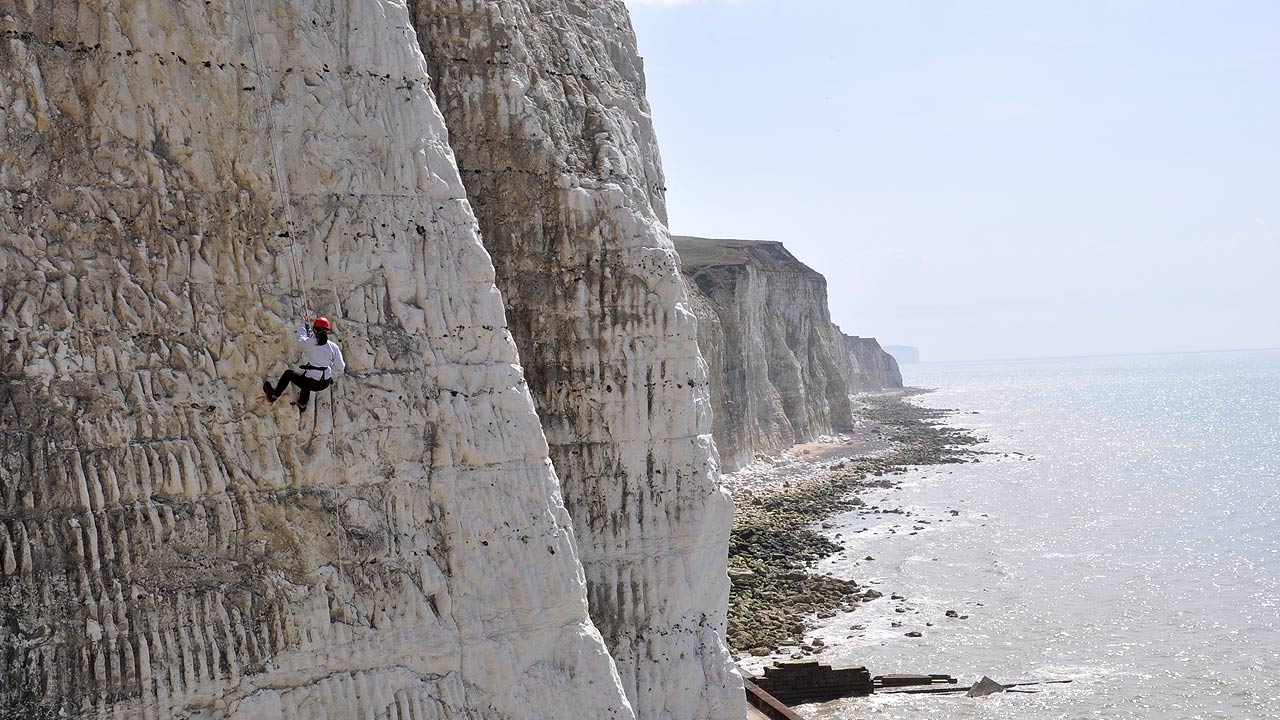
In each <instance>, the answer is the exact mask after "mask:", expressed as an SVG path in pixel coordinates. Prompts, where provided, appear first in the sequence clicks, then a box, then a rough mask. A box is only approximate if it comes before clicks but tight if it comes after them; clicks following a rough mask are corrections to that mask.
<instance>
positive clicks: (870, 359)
mask: <svg viewBox="0 0 1280 720" xmlns="http://www.w3.org/2000/svg"><path fill="white" fill-rule="evenodd" d="M832 329H833V332H834V334H835V336H836V338H838V341H837V342H838V343H839V347H840V353H839V358H840V369H841V372H842V373H843V374H844V377H845V381H846V382H848V383H849V392H853V393H858V392H871V391H875V390H891V389H895V388H901V387H902V373H901V372H900V371H899V370H898V361H897V360H895V359H894V357H893V356H892V355H890V354H889V353H887V352H885V351H884V350H883V349H882V348H881V347H880V343H879V342H878V341H877V340H876V339H875V338H864V337H857V336H856V335H845V334H844V333H843V332H841V331H840V327H839V326H838V325H832Z"/></svg>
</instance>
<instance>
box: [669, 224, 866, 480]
mask: <svg viewBox="0 0 1280 720" xmlns="http://www.w3.org/2000/svg"><path fill="white" fill-rule="evenodd" d="M675 243H676V249H677V250H678V251H679V253H680V260H681V268H682V270H683V271H684V273H685V275H686V276H687V279H688V283H689V285H690V288H691V290H693V291H695V292H697V293H699V294H700V295H702V296H703V298H704V301H703V302H700V303H699V304H698V305H695V307H696V308H697V309H698V318H699V323H700V325H699V341H700V342H701V344H702V348H703V352H704V353H705V354H706V355H707V357H708V358H709V362H710V363H711V366H712V368H713V369H714V370H715V371H716V372H715V373H714V374H713V375H712V399H713V407H714V422H713V425H714V428H715V437H716V444H717V446H718V448H719V450H720V457H721V461H722V462H723V464H724V466H725V467H726V468H728V469H736V468H738V467H741V466H743V465H745V464H747V463H749V462H751V460H752V459H754V457H755V454H756V453H757V452H765V453H769V452H776V451H778V450H781V449H783V448H786V447H788V446H790V445H792V444H794V443H798V442H805V441H807V440H810V439H812V438H814V437H817V436H818V435H822V434H824V433H830V432H832V431H842V430H848V429H849V428H850V427H851V426H852V416H851V409H850V405H849V391H848V388H847V385H846V380H845V377H844V375H843V373H842V372H841V369H840V365H839V363H840V361H841V360H840V354H841V350H840V347H839V345H838V341H837V338H836V336H835V334H834V332H833V330H832V325H831V314H830V311H829V310H828V308H827V282H826V279H825V278H823V276H822V275H821V274H819V273H817V272H815V271H814V270H813V269H811V268H809V267H808V266H806V265H805V264H804V263H802V262H800V261H799V260H797V259H796V258H795V256H794V255H792V254H791V253H789V252H787V249H786V248H784V247H783V246H782V243H777V242H758V241H750V240H710V239H706V238H694V237H677V238H675Z"/></svg>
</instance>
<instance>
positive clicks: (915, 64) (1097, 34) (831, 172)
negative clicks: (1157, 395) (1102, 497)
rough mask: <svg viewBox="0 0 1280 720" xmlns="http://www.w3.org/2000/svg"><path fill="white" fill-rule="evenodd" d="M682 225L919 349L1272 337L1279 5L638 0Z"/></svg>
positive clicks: (851, 326)
mask: <svg viewBox="0 0 1280 720" xmlns="http://www.w3.org/2000/svg"><path fill="white" fill-rule="evenodd" d="M628 5H629V6H630V8H631V12H632V17H633V20H634V23H635V26H636V32H637V34H638V36H639V41H640V50H641V53H642V54H643V55H644V56H645V65H646V68H647V73H648V80H649V100H650V102H651V104H652V106H653V113H654V120H655V123H656V125H657V130H658V140H659V142H660V143H661V145H662V150H663V164H664V167H665V170H666V174H667V187H668V188H669V192H668V199H669V201H670V210H671V229H672V231H673V232H675V233H679V234H690V235H707V236H718V237H739V238H753V239H771V240H781V241H783V242H785V243H786V244H787V246H788V247H789V248H790V249H791V250H792V252H794V253H795V254H796V255H797V256H798V257H799V258H800V259H801V260H803V261H804V262H806V263H808V264H809V265H810V266H812V267H814V268H815V269H817V270H819V271H820V272H822V273H823V274H825V275H826V276H827V279H828V282H829V287H830V292H831V310H832V315H833V319H834V320H835V321H836V322H838V323H839V324H840V325H841V326H843V328H844V329H845V331H846V332H848V333H850V334H859V335H874V336H876V337H878V338H880V340H881V341H882V342H885V343H890V344H910V345H917V346H919V347H920V348H921V351H922V353H923V354H924V355H925V357H926V359H935V360H941V359H970V358H984V357H1030V356H1043V355H1082V354H1095V353H1119V352H1148V351H1165V350H1198V349H1219V348H1241V347H1275V346H1280V317H1277V313H1278V312H1280V279H1278V278H1277V273H1278V272H1280V2H1277V1H1276V0H1266V1H1260V2H1247V1H1236V0H1223V1H1220V2H1210V1H1209V0H1203V1H1202V2H1178V1H1176V0H1093V1H1084V2H1082V1H1078V0H1052V1H1048V0H1046V1H1037V0H1007V1H1003V2H995V1H989V2H983V1H978V0H972V1H959V0H952V1H945V0H937V1H933V2H926V1H924V0H914V1H912V0H875V1H872V0H691V1H687V2H681V1H679V0H662V1H659V0H650V1H649V2H640V1H637V0H629V1H628Z"/></svg>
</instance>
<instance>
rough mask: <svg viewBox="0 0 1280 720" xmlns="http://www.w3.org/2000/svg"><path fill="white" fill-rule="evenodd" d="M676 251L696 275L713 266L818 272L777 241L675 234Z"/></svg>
mask: <svg viewBox="0 0 1280 720" xmlns="http://www.w3.org/2000/svg"><path fill="white" fill-rule="evenodd" d="M671 241H672V242H673V243H675V246H676V252H678V253H680V268H681V269H682V270H684V271H685V272H692V271H694V270H697V269H698V268H703V267H708V266H712V265H747V264H751V263H754V264H757V265H770V264H775V263H777V264H783V265H787V266H789V267H790V268H792V269H794V268H795V267H796V266H798V267H801V268H804V269H805V270H808V271H809V272H813V273H816V272H817V271H816V270H814V269H813V268H811V267H809V266H808V265H805V264H804V263H802V262H800V260H799V259H798V258H796V256H795V255H792V254H791V251H789V250H787V249H786V247H784V246H783V245H782V243H780V242H778V241H777V240H732V239H727V238H701V237H692V236H690V235H672V236H671Z"/></svg>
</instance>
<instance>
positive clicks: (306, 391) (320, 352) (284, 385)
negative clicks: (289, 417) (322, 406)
mask: <svg viewBox="0 0 1280 720" xmlns="http://www.w3.org/2000/svg"><path fill="white" fill-rule="evenodd" d="M330 329H332V328H331V327H330V325H329V320H328V319H326V318H322V317H318V318H316V321H315V322H313V323H311V329H310V330H308V329H307V324H306V323H305V322H304V323H302V325H301V326H300V327H299V328H298V336H297V343H298V349H299V350H301V351H302V365H300V366H299V367H300V368H301V370H302V372H298V371H296V370H285V371H284V374H283V375H281V376H280V382H278V383H276V386H275V387H274V388H273V387H271V381H270V380H263V381H262V392H263V393H265V394H266V396H267V402H270V403H273V402H275V401H276V399H277V398H279V397H280V396H281V395H283V394H284V391H285V390H287V389H288V388H289V383H293V384H294V385H297V386H298V399H297V400H296V401H294V404H295V405H297V406H298V414H299V415H301V414H302V413H304V412H306V410H307V400H308V399H310V397H311V393H313V392H319V391H321V390H324V389H326V388H328V387H329V386H330V385H331V384H333V379H334V377H336V376H338V375H341V374H342V373H343V371H344V370H346V369H347V364H346V362H344V361H343V360H342V351H341V350H339V349H338V344H337V343H335V342H333V341H332V340H330V339H329V330H330Z"/></svg>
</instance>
